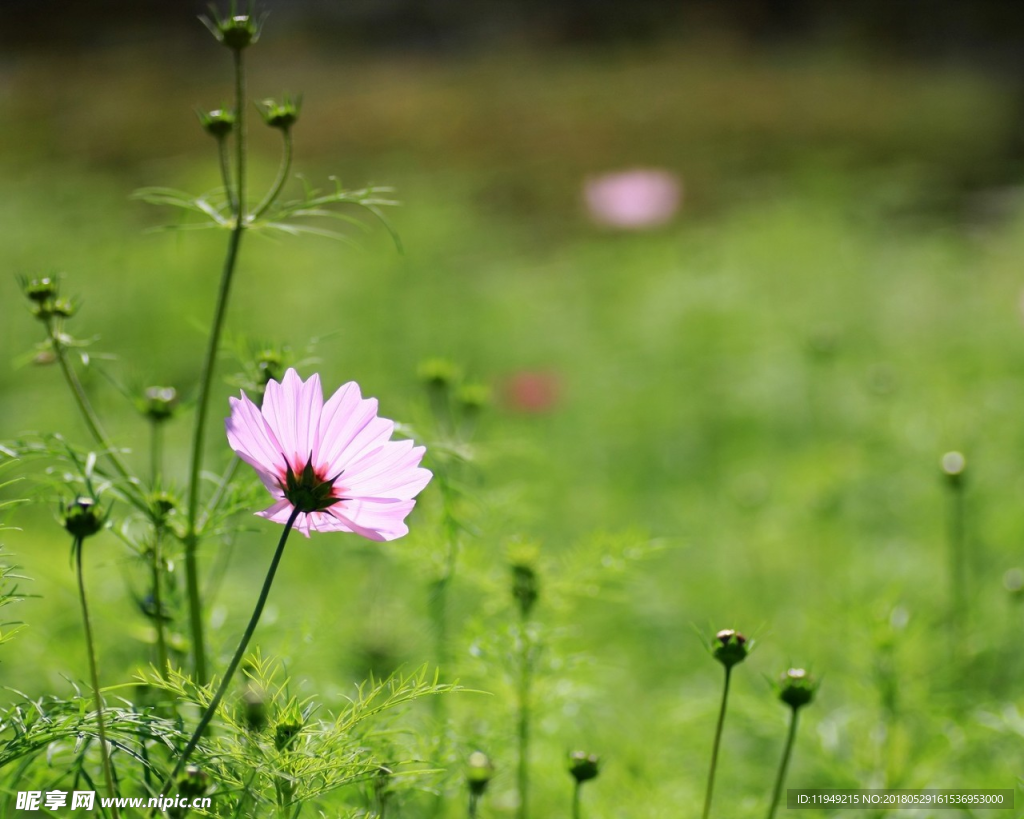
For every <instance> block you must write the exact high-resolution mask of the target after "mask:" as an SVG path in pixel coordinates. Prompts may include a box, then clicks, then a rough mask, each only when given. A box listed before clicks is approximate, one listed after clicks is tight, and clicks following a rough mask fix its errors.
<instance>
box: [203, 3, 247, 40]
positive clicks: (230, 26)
mask: <svg viewBox="0 0 1024 819" xmlns="http://www.w3.org/2000/svg"><path fill="white" fill-rule="evenodd" d="M250 6H251V4H250ZM250 11H251V8H250ZM199 19H200V20H201V21H202V23H203V25H204V26H206V27H207V28H208V29H209V30H210V33H211V34H212V35H213V36H214V37H216V38H217V40H218V41H219V42H222V43H223V44H224V45H226V46H227V47H228V48H230V49H231V50H232V51H241V50H242V49H244V48H248V47H249V46H251V45H252V44H253V43H255V42H256V41H257V40H259V38H260V29H261V28H262V21H261V20H256V19H255V18H254V17H253V16H252V14H235V4H234V2H232V3H231V11H230V12H229V14H228V16H227V17H224V18H217V17H215V18H214V19H212V20H210V19H208V18H206V17H200V18H199Z"/></svg>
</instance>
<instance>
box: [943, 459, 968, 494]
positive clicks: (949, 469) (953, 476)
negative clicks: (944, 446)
mask: <svg viewBox="0 0 1024 819" xmlns="http://www.w3.org/2000/svg"><path fill="white" fill-rule="evenodd" d="M941 466H942V472H943V474H945V476H946V480H947V481H948V482H949V485H950V486H960V485H961V484H962V483H963V481H964V472H965V471H966V469H967V459H966V458H965V457H964V456H963V454H962V453H960V452H947V453H946V454H945V455H943V456H942V462H941Z"/></svg>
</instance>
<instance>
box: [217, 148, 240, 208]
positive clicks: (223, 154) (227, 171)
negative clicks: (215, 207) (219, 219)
mask: <svg viewBox="0 0 1024 819" xmlns="http://www.w3.org/2000/svg"><path fill="white" fill-rule="evenodd" d="M217 158H218V159H219V160H220V176H221V179H223V180H224V190H225V191H227V195H228V202H229V204H230V205H231V212H232V213H234V214H237V213H238V196H237V193H236V192H235V188H234V185H232V184H231V162H230V160H229V159H228V143H227V140H226V139H225V138H224V137H220V138H219V139H218V140H217Z"/></svg>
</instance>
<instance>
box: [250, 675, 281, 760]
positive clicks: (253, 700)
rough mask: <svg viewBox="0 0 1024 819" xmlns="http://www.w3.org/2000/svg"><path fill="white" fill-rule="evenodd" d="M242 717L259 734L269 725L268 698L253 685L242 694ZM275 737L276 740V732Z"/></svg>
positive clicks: (251, 729)
mask: <svg viewBox="0 0 1024 819" xmlns="http://www.w3.org/2000/svg"><path fill="white" fill-rule="evenodd" d="M242 719H243V720H244V721H245V726H246V728H248V729H249V730H250V731H252V732H253V733H254V734H258V733H259V732H260V731H262V730H263V729H264V728H266V727H267V700H266V698H265V697H264V696H263V695H262V694H261V693H260V692H259V691H257V690H256V689H255V688H252V687H251V686H250V687H249V688H246V689H245V693H244V694H242ZM278 728H280V726H278ZM274 737H275V742H276V739H277V733H276V732H275V735H274ZM278 750H280V748H279V749H278Z"/></svg>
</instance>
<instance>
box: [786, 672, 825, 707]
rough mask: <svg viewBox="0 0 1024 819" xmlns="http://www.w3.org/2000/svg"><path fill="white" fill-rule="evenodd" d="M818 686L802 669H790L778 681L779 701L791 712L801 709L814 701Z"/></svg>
mask: <svg viewBox="0 0 1024 819" xmlns="http://www.w3.org/2000/svg"><path fill="white" fill-rule="evenodd" d="M817 690H818V684H817V683H816V682H815V681H814V678H813V677H812V676H811V675H810V674H808V673H807V672H806V671H804V669H802V668H791V669H789V670H788V671H787V672H786V673H785V674H783V675H782V678H781V679H780V680H779V699H780V700H782V701H783V702H784V703H786V705H788V706H789V707H790V708H792V709H793V710H796V709H797V708H803V706H805V705H807V704H808V703H810V702H811V700H813V699H814V692H815V691H817Z"/></svg>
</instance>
